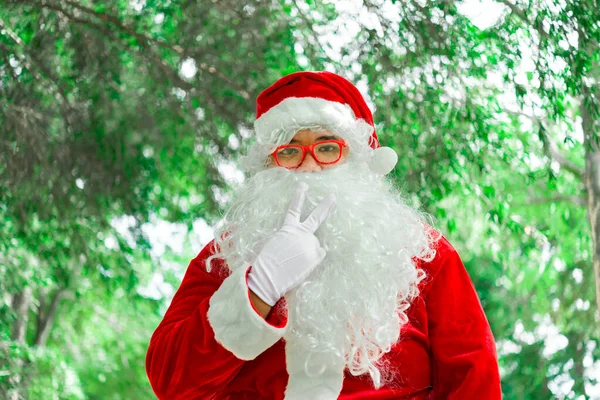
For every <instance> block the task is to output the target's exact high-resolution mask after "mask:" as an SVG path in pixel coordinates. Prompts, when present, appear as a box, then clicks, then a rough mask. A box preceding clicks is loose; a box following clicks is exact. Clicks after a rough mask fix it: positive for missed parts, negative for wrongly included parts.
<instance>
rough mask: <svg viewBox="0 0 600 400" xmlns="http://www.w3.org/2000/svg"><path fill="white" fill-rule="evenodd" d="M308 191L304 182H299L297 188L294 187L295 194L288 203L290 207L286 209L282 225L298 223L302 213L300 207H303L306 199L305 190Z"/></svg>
mask: <svg viewBox="0 0 600 400" xmlns="http://www.w3.org/2000/svg"><path fill="white" fill-rule="evenodd" d="M307 189H308V184H307V183H305V182H299V183H298V186H296V192H295V193H294V197H293V198H292V201H291V202H290V206H289V208H288V212H287V215H286V216H285V221H284V223H289V222H292V221H300V213H301V212H302V206H303V205H304V199H306V190H307Z"/></svg>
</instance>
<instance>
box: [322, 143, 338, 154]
mask: <svg viewBox="0 0 600 400" xmlns="http://www.w3.org/2000/svg"><path fill="white" fill-rule="evenodd" d="M338 148H339V147H338V146H335V145H331V144H324V145H323V146H319V151H320V152H323V153H328V152H331V151H338Z"/></svg>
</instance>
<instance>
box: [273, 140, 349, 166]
mask: <svg viewBox="0 0 600 400" xmlns="http://www.w3.org/2000/svg"><path fill="white" fill-rule="evenodd" d="M314 153H315V157H316V161H317V162H320V163H332V162H334V161H337V159H339V158H340V156H341V154H342V148H341V147H340V145H339V144H338V143H321V144H318V145H316V146H315V148H314ZM275 155H276V157H277V160H278V161H279V164H281V165H282V166H284V167H297V166H298V165H300V164H301V163H302V148H301V147H298V146H287V147H284V148H282V149H280V150H279V151H277V153H275Z"/></svg>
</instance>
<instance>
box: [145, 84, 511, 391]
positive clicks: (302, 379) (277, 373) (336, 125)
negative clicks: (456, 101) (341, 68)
mask: <svg viewBox="0 0 600 400" xmlns="http://www.w3.org/2000/svg"><path fill="white" fill-rule="evenodd" d="M288 124H291V126H292V128H297V127H299V126H313V125H325V126H328V127H332V128H331V129H334V130H335V131H336V132H338V133H339V136H341V137H343V138H344V139H345V140H348V141H349V142H350V143H351V145H352V146H354V147H353V148H354V149H356V150H360V149H361V146H362V153H360V154H365V157H366V155H369V157H370V160H369V161H368V163H369V168H370V169H371V170H372V171H374V172H376V173H378V174H382V175H384V174H386V173H387V172H389V171H390V170H391V169H392V168H393V167H394V165H395V163H396V160H397V155H396V153H395V152H394V151H393V150H392V149H390V148H386V147H381V146H380V144H379V140H378V137H377V135H376V133H375V129H374V123H373V117H372V115H371V111H370V110H369V108H368V107H367V105H366V103H365V101H364V99H363V98H362V96H361V94H360V92H359V91H358V90H357V88H356V87H354V86H353V85H352V84H351V83H350V82H349V81H347V80H345V79H344V78H342V77H340V76H338V75H336V74H332V73H329V72H298V73H294V74H290V75H288V76H285V77H283V78H281V79H280V80H278V81H277V82H276V83H275V84H273V85H272V86H271V87H269V88H267V89H265V90H264V91H263V92H262V93H261V94H260V95H259V97H258V99H257V120H256V122H255V124H254V125H255V132H256V135H257V143H258V144H259V145H261V146H263V145H265V146H267V145H270V144H273V143H274V142H277V143H279V144H281V143H288V142H289V141H290V139H291V137H280V136H281V135H285V134H286V133H285V132H287V131H286V130H285V129H284V128H286V126H287V125H288ZM282 132H283V133H282ZM288 133H289V132H288ZM291 133H292V134H293V130H292V131H291ZM345 135H350V136H352V135H355V136H354V137H345ZM365 147H370V149H368V151H366V150H365ZM353 151H354V150H353ZM355 154H359V153H358V152H357V153H355ZM257 161H258V163H259V164H261V163H263V162H264V159H261V160H257ZM219 237H220V236H219ZM436 246H437V248H436V250H437V252H436V255H435V258H434V259H433V260H431V261H429V262H424V261H422V260H420V259H416V260H415V266H416V267H417V268H422V269H423V270H424V272H425V274H426V279H425V280H423V281H421V282H420V284H419V285H420V287H419V289H420V293H419V296H418V297H417V298H415V299H414V300H413V301H412V303H411V305H410V308H409V309H408V313H407V317H408V323H406V324H404V325H402V328H401V331H400V340H399V341H398V342H397V343H395V344H394V345H393V347H392V348H391V350H390V351H389V352H387V353H386V354H385V356H384V357H383V358H382V359H381V360H380V361H381V362H383V363H387V365H389V366H390V367H391V368H390V369H392V370H395V372H396V374H395V375H394V376H395V379H394V380H392V381H391V382H388V383H387V384H385V385H384V386H383V387H381V388H379V389H377V390H376V389H375V387H374V384H373V380H372V379H371V378H370V377H369V376H368V375H361V376H354V375H352V374H350V373H349V372H348V370H347V369H345V368H344V365H338V364H335V365H327V366H326V364H328V362H329V361H330V360H319V363H320V364H321V365H323V366H326V367H325V372H324V373H322V374H319V375H318V376H316V377H315V376H308V375H307V373H306V372H305V370H306V368H305V367H304V366H305V363H304V362H303V360H304V361H306V357H307V356H306V355H305V354H303V353H302V352H301V351H298V350H297V349H298V347H296V345H295V344H294V343H293V342H292V341H288V342H285V340H284V339H283V337H284V334H286V330H287V328H288V320H287V312H286V311H287V305H286V303H285V299H284V298H282V299H280V300H279V302H277V303H276V304H275V306H274V307H273V308H272V310H271V312H270V314H269V315H268V317H267V318H266V320H265V319H263V318H262V317H261V316H260V315H259V313H258V312H257V311H256V310H255V309H254V307H253V305H252V303H251V301H250V298H249V290H248V284H247V281H248V271H249V270H250V268H251V267H249V268H246V267H245V266H244V267H242V268H234V269H233V271H234V272H230V271H231V270H230V268H229V267H228V266H227V265H226V264H225V262H224V261H223V260H220V259H216V260H213V263H212V268H211V269H210V272H207V268H206V259H207V257H209V256H210V255H212V254H215V249H214V243H213V242H210V243H209V244H208V245H206V247H205V248H204V249H203V250H202V251H201V252H200V254H199V255H198V256H197V257H196V258H195V259H194V260H192V262H191V263H190V265H189V267H188V269H187V272H186V274H185V277H184V279H183V282H182V284H181V286H180V288H179V290H178V291H177V293H176V294H175V297H174V298H173V301H172V303H171V305H170V307H169V309H168V310H167V313H166V315H165V316H164V319H163V320H162V322H161V323H160V325H159V326H158V328H157V329H156V331H155V332H154V334H153V336H152V339H151V342H150V347H149V349H148V354H147V359H146V368H147V373H148V377H149V379H150V382H151V384H152V388H153V389H154V391H155V393H156V395H157V396H158V397H159V398H160V399H165V400H187V399H216V400H220V399H222V400H225V399H229V400H242V399H248V400H281V399H284V396H287V398H288V399H293V400H296V399H306V400H331V399H336V398H339V399H344V400H359V399H457V400H465V399H485V400H495V399H500V398H501V391H500V378H499V373H498V363H497V360H496V352H495V345H494V339H493V337H492V333H491V331H490V327H489V324H488V322H487V320H486V317H485V314H484V312H483V310H482V307H481V304H480V303H479V299H478V298H477V294H476V292H475V290H474V288H473V285H472V283H471V281H470V279H469V276H468V275H467V272H466V271H465V268H464V266H463V264H462V262H461V260H460V257H459V255H458V254H457V252H456V251H455V250H454V248H453V247H452V246H451V245H450V243H448V241H447V240H446V239H445V238H443V237H442V238H441V239H440V240H439V241H438V242H437V243H436ZM215 261H217V262H215ZM326 312H327V311H326ZM292 322H293V321H291V322H290V324H292ZM399 326H400V325H399ZM286 337H287V336H286ZM321 361H323V362H321ZM336 363H337V361H336ZM330 367H331V368H330Z"/></svg>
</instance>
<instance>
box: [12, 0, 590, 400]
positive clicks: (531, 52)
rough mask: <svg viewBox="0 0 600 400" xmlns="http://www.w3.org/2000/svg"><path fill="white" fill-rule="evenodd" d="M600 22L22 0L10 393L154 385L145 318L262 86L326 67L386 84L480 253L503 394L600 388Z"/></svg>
mask: <svg viewBox="0 0 600 400" xmlns="http://www.w3.org/2000/svg"><path fill="white" fill-rule="evenodd" d="M599 21H600V7H599V5H598V3H597V2H594V1H574V0H560V1H559V0H544V1H542V0H497V1H492V0H485V1H478V0H467V1H464V2H459V1H451V0H445V1H433V0H407V1H394V0H372V1H367V0H364V1H360V0H356V1H349V0H339V1H333V0H332V1H316V0H297V1H294V0H280V1H262V0H256V1H239V0H236V1H233V0H218V1H217V0H212V1H209V0H196V1H175V0H113V1H96V0H80V1H78V0H21V1H18V0H3V1H2V2H0V398H1V399H10V400H15V399H19V398H25V399H115V400H116V399H127V400H130V399H152V398H154V396H153V394H152V391H151V389H150V386H149V383H148V381H147V378H146V375H145V371H144V357H145V352H146V349H147V345H148V342H149V339H150V335H151V334H152V331H153V329H154V328H155V327H156V326H157V324H158V323H159V321H160V319H161V316H162V314H163V313H164V311H165V309H166V307H167V306H168V303H169V300H170V298H171V296H172V295H173V293H174V291H175V290H176V288H177V287H178V285H179V282H180V280H181V278H182V276H183V273H184V272H185V269H186V267H187V264H188V262H189V261H190V260H191V259H192V258H193V257H194V256H195V255H196V254H197V253H198V252H199V251H200V249H201V248H202V246H203V245H204V244H206V243H207V242H208V241H209V240H210V239H211V233H212V232H211V229H210V226H211V224H213V223H215V221H217V220H218V218H219V217H220V215H221V212H222V210H223V207H224V206H225V205H226V202H227V199H228V196H229V192H230V184H231V182H232V181H234V180H239V179H240V176H241V173H240V172H239V171H238V170H237V167H236V165H235V159H236V156H237V155H238V154H239V153H240V152H241V151H243V150H244V149H245V148H246V146H247V144H248V143H249V142H250V140H251V137H252V130H251V129H252V121H253V119H254V115H253V111H254V100H255V98H256V95H257V94H258V93H259V92H260V91H261V90H262V89H263V88H265V87H266V86H268V85H269V84H271V83H272V82H274V81H275V80H276V79H277V78H279V77H281V76H282V75H285V74H287V73H291V72H294V71H298V70H323V69H326V70H330V71H333V72H337V73H340V74H342V75H344V76H346V77H347V78H349V79H350V80H352V81H353V82H355V83H356V84H357V86H358V87H359V88H360V89H361V90H362V91H363V93H365V94H368V98H369V104H370V105H371V106H372V108H373V109H374V110H375V113H374V115H375V121H376V123H377V131H378V133H379V136H380V138H381V142H382V144H383V145H386V146H391V147H392V148H394V149H395V150H396V151H397V153H398V154H399V156H400V160H399V163H398V166H397V167H396V169H395V170H394V171H393V173H392V174H393V179H395V180H396V181H397V182H398V183H399V184H400V185H401V187H402V188H403V190H404V191H405V192H406V193H409V194H410V195H411V197H412V199H413V201H414V205H415V206H417V205H418V206H421V207H422V208H423V209H424V210H425V211H427V212H429V213H431V214H432V215H433V216H434V217H435V218H436V226H437V227H439V228H440V229H441V230H442V232H443V233H444V234H445V235H446V236H447V237H448V238H449V239H450V241H451V242H452V243H453V244H454V246H455V247H456V248H457V249H458V251H459V253H460V254H461V257H462V258H463V260H464V263H465V265H466V267H467V269H468V271H469V273H470V275H471V277H472V279H473V282H474V284H475V286H476V288H477V291H478V293H479V296H480V298H481V302H482V303H483V306H484V308H485V311H486V313H487V316H488V318H489V321H490V324H491V326H492V329H493V332H494V335H495V338H496V340H497V345H498V353H499V356H500V365H501V371H502V383H503V392H504V397H505V398H506V399H550V398H557V399H587V398H597V399H598V398H600V384H599V382H598V379H599V377H600V348H599V347H600V346H599V343H598V325H599V320H600V318H598V307H597V306H596V295H595V283H594V254H595V253H596V252H599V253H600V250H595V249H598V248H599V247H600V246H599V245H598V244H595V243H594V240H593V238H594V237H596V241H600V234H594V235H593V234H592V232H599V233H600V215H599V212H600V211H599V210H600V151H599V146H598V140H597V139H598V129H599V128H598V123H599V122H600V113H599V101H600V84H599V82H600V66H599V65H600V64H599V61H600V51H599V41H600V23H599ZM596 264H597V266H596V269H597V273H596V274H597V275H598V276H599V277H600V256H597V257H596Z"/></svg>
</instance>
